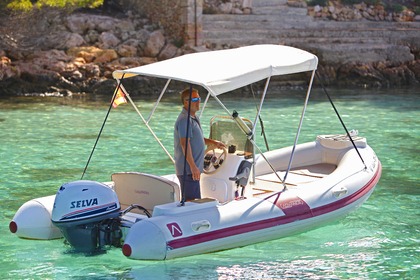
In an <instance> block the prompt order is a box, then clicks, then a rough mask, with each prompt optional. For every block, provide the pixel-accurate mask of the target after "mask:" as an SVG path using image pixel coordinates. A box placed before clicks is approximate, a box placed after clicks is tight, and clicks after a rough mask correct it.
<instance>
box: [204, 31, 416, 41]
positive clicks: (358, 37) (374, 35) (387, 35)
mask: <svg viewBox="0 0 420 280" xmlns="http://www.w3.org/2000/svg"><path fill="white" fill-rule="evenodd" d="M202 34H203V38H204V39H205V40H207V41H212V40H232V39H235V38H239V39H240V40H243V41H246V40H247V39H249V38H253V39H254V38H261V39H264V38H276V39H279V38H301V39H302V40H326V41H334V42H340V41H342V42H348V41H352V42H359V43H364V42H370V41H372V40H375V42H376V41H378V40H379V41H382V42H391V41H392V40H394V39H395V38H398V37H399V36H401V35H404V36H406V37H410V35H411V37H416V36H418V34H419V32H418V31H417V30H387V29H376V30H358V29H344V30H341V29H339V30H337V29H330V30H327V29H308V28H305V29H276V28H272V29H268V28H265V29H257V28H250V29H247V30H244V29H243V28H232V27H230V28H223V27H220V28H219V29H212V30H208V29H203V33H202ZM244 34H246V36H244Z"/></svg>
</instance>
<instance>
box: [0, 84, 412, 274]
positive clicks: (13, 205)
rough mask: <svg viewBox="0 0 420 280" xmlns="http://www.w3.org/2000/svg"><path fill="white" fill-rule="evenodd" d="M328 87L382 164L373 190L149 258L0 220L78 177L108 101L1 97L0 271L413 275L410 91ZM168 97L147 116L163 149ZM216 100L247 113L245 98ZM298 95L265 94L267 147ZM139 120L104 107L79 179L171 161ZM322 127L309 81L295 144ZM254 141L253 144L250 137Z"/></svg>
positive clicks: (289, 138) (126, 110) (327, 115)
mask: <svg viewBox="0 0 420 280" xmlns="http://www.w3.org/2000/svg"><path fill="white" fill-rule="evenodd" d="M330 94H331V95H332V96H333V99H334V100H335V104H336V106H337V108H338V110H339V112H340V113H341V116H342V118H343V120H344V122H345V123H346V125H347V127H348V128H349V129H357V130H359V134H360V135H363V136H366V137H367V139H368V143H369V144H370V146H371V147H372V148H373V149H374V150H375V151H376V153H377V155H378V157H379V159H380V160H381V162H382V165H383V174H382V178H381V180H380V181H379V184H378V186H377V188H376V189H375V191H374V193H373V194H372V196H371V197H370V199H369V200H368V201H367V202H366V203H365V204H364V205H363V206H362V207H361V208H360V209H358V210H357V211H356V212H353V213H352V214H350V215H349V216H347V217H346V218H345V219H343V220H341V221H338V222H336V223H333V224H330V225H328V226H325V227H322V228H319V229H317V230H313V231H310V232H306V233H303V234H299V235H295V236H292V237H288V238H283V239H279V240H275V241H271V242H265V243H260V244H255V245H251V246H247V247H243V248H238V249H233V250H227V251H222V252H216V253H211V254H205V255H199V256H193V257H187V258H180V259H175V260H169V261H159V262H156V261H137V260H130V259H127V258H125V257H124V256H123V255H122V253H121V250H120V249H118V248H113V249H111V250H109V251H108V252H107V253H106V254H101V255H96V256H85V255H82V254H74V253H72V252H71V251H70V250H69V247H68V246H67V245H65V244H64V243H63V240H61V239H59V240H52V241H35V240H23V239H19V238H17V237H16V236H14V235H13V234H11V233H10V232H9V230H8V224H9V222H10V220H11V219H12V217H13V215H14V213H15V212H16V210H17V209H18V208H19V207H20V205H22V204H23V203H24V202H26V201H27V200H30V199H32V198H35V197H41V196H46V195H50V194H54V193H55V192H56V191H57V189H58V187H59V186H60V185H61V184H63V183H64V182H68V181H72V180H78V179H80V177H81V175H82V172H83V169H84V167H85V164H86V161H87V159H88V156H89V154H90V152H91V149H92V147H93V144H94V143H95V139H96V136H97V134H98V132H99V129H100V127H101V125H102V122H103V120H104V117H105V114H106V111H107V109H108V103H107V102H108V101H109V100H91V99H89V98H86V97H85V98H81V97H76V98H28V97H15V98H9V99H3V100H1V101H0V131H1V133H0V141H1V146H0V166H1V176H0V196H1V198H2V211H0V219H1V226H0V236H1V239H0V251H1V254H2V258H1V260H0V279H261V278H263V279H349V278H352V279H415V278H417V279H419V278H420V246H419V244H420V243H419V241H420V233H419V231H420V222H419V221H420V210H419V209H420V208H419V202H420V201H419V200H420V199H419V198H420V184H419V179H420V178H419V171H418V168H419V163H420V148H419V144H420V94H419V92H418V90H398V91H391V90H389V91H382V90H381V91H380V90H369V91H368V90H365V91H360V90H359V91H358V92H357V94H354V93H353V92H352V91H350V90H330ZM338 96H339V97H338ZM137 99H138V98H137ZM177 101H178V100H177V99H175V98H169V99H165V100H164V101H163V104H162V105H163V106H161V107H160V110H159V111H158V112H157V115H156V118H155V119H152V121H151V125H152V126H153V125H156V126H158V128H157V130H156V134H157V135H158V137H159V138H160V139H161V140H162V142H163V143H164V144H165V145H167V146H168V147H169V149H170V152H172V149H171V147H172V126H173V121H174V119H175V117H176V115H177V114H178V112H179V106H178V103H177ZM224 101H226V102H227V107H228V108H230V109H236V110H237V111H239V113H240V115H241V116H243V117H244V116H245V117H249V118H251V119H252V120H254V115H253V114H254V111H255V102H254V101H253V99H252V98H251V97H247V98H240V97H238V96H236V97H235V98H228V99H226V100H224ZM302 102H303V94H302V93H295V92H290V93H277V94H276V95H275V96H274V95H272V96H269V99H268V101H267V104H266V105H267V106H265V107H264V111H263V115H262V118H263V120H264V124H265V128H266V133H267V137H268V140H269V141H270V143H271V145H270V148H275V147H280V146H283V145H290V144H292V143H293V140H294V133H295V131H296V128H297V124H298V121H299V115H300V112H301V105H302ZM151 107H152V103H151V102H150V101H148V100H142V105H140V107H139V108H140V110H141V111H142V112H143V111H145V110H146V109H150V108H151ZM218 111H219V107H218V106H217V105H216V104H214V103H211V104H209V107H208V108H207V109H206V111H205V113H204V115H203V116H202V122H203V126H204V130H205V132H207V133H208V121H209V118H210V117H211V116H213V115H214V114H216V112H218ZM145 115H146V116H148V114H147V113H146V114H145ZM290 119H292V121H290ZM140 123H141V120H140V119H139V117H138V116H137V114H136V113H135V111H134V110H133V109H132V108H131V107H130V106H129V105H120V106H119V107H118V108H116V109H113V110H112V112H111V114H110V116H109V120H108V122H107V125H106V126H105V128H104V131H103V135H102V137H101V139H100V141H99V143H98V146H97V149H96V150H95V153H94V156H93V158H92V160H91V163H90V165H89V168H88V170H87V173H86V175H85V176H84V179H89V180H98V181H108V180H110V175H111V173H113V172H117V171H142V172H153V173H158V174H166V173H173V167H172V166H171V164H170V160H169V159H168V157H167V156H166V155H165V153H164V152H162V150H161V149H160V147H159V146H158V144H156V143H155V142H154V141H153V139H152V138H151V137H149V134H148V132H147V130H146V129H145V128H144V126H141V125H140ZM332 133H342V128H341V125H340V123H339V121H338V119H337V117H336V116H335V115H334V112H333V111H332V109H331V107H330V105H329V103H328V102H327V99H326V98H325V97H324V95H323V94H322V93H321V92H318V91H315V92H314V93H313V95H312V96H311V99H310V102H309V107H308V111H307V114H306V117H305V122H304V126H303V130H302V133H301V138H300V142H303V141H312V140H313V139H314V138H315V135H317V134H332ZM257 141H258V142H259V143H261V147H264V144H263V142H262V140H261V139H257Z"/></svg>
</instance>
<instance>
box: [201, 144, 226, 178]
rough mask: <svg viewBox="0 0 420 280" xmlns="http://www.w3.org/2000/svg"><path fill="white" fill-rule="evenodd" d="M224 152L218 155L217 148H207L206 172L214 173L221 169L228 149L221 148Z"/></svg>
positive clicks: (205, 157) (205, 158)
mask: <svg viewBox="0 0 420 280" xmlns="http://www.w3.org/2000/svg"><path fill="white" fill-rule="evenodd" d="M219 150H222V152H221V153H220V154H219V155H217V154H216V149H215V148H210V147H209V148H207V149H206V151H205V156H204V170H203V172H204V174H213V173H215V172H216V171H217V170H219V168H220V166H221V165H222V164H223V163H224V162H225V160H226V156H227V153H228V151H227V149H226V148H223V149H219Z"/></svg>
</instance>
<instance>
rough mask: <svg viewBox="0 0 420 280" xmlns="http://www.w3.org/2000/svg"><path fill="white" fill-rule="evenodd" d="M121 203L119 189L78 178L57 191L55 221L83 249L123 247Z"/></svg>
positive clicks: (53, 220)
mask: <svg viewBox="0 0 420 280" xmlns="http://www.w3.org/2000/svg"><path fill="white" fill-rule="evenodd" d="M120 209H121V207H120V203H119V201H118V197H117V194H116V193H115V191H114V190H113V189H112V188H110V187H108V186H107V185H105V184H102V183H99V182H94V181H84V180H81V181H74V182H70V183H67V184H64V185H62V186H61V187H60V189H59V190H58V192H57V195H56V197H55V201H54V208H53V210H52V219H51V220H52V223H53V224H54V225H55V226H56V227H58V228H59V229H60V230H61V232H62V233H63V235H64V237H65V238H66V240H67V241H68V242H69V243H70V245H71V246H72V247H74V248H75V249H76V251H79V252H86V253H93V252H95V251H97V250H98V249H101V248H102V246H104V245H114V246H121V244H120V243H121V237H122V234H121V229H120V218H119V217H120Z"/></svg>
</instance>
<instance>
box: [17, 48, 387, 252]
mask: <svg viewBox="0 0 420 280" xmlns="http://www.w3.org/2000/svg"><path fill="white" fill-rule="evenodd" d="M317 64H318V59H317V57H316V56H315V55H313V54H311V53H309V52H306V51H303V50H300V49H296V48H292V47H287V46H280V45H255V46H248V47H241V48H237V49H230V50H220V51H211V52H202V53H195V54H188V55H184V56H180V57H176V58H173V59H169V60H165V61H161V62H156V63H153V64H149V65H145V66H140V67H136V68H131V69H126V70H118V71H115V72H114V73H113V76H114V78H115V79H116V80H117V87H116V89H115V91H114V97H113V101H112V102H111V103H114V102H115V100H116V99H117V98H121V96H123V97H124V98H125V99H126V100H128V102H129V103H131V104H132V105H133V108H134V110H136V111H137V113H138V114H139V116H140V117H141V119H142V121H143V123H144V124H145V126H146V127H147V128H148V129H149V130H150V132H151V135H152V136H153V137H155V139H156V141H158V142H159V144H160V145H161V147H162V149H163V150H164V151H165V153H166V155H167V156H168V157H169V158H171V159H172V156H171V153H170V152H169V151H168V150H167V149H166V148H165V147H164V146H163V144H162V143H161V142H160V140H159V137H157V135H156V134H155V132H154V131H153V129H152V128H151V127H150V126H149V122H148V120H150V118H151V117H152V116H153V113H154V110H155V108H156V106H158V104H159V101H160V100H161V98H162V96H163V95H164V94H171V93H170V91H169V90H168V88H170V84H171V81H178V82H182V83H185V84H187V85H193V86H197V87H201V88H204V89H205V90H206V91H207V97H206V99H205V101H204V104H203V108H205V105H206V103H207V102H208V100H209V99H210V98H213V99H215V100H216V101H217V103H218V104H220V106H221V108H222V110H221V111H222V112H224V114H221V115H219V116H215V117H214V118H212V119H211V120H210V138H212V139H216V140H219V141H222V142H224V143H225V145H226V147H227V148H226V149H208V150H207V151H206V155H205V158H204V166H205V168H204V173H203V174H202V176H201V179H200V185H201V196H202V198H201V199H196V200H192V201H185V199H184V198H183V190H182V189H181V187H180V184H179V181H178V178H177V176H175V175H174V174H168V175H165V176H157V175H154V174H147V173H143V172H139V171H129V172H116V173H114V174H111V181H110V182H95V181H88V180H78V181H74V182H68V183H65V184H63V185H62V186H60V187H59V189H58V191H57V193H56V194H55V195H51V196H47V197H41V198H35V199H32V200H30V201H28V202H26V203H24V204H23V205H22V206H21V207H20V208H19V209H18V211H17V212H16V214H15V216H14V217H13V220H12V221H11V222H10V225H9V228H10V231H11V232H12V233H14V234H16V235H17V236H18V237H21V238H30V239H44V240H45V239H47V240H48V239H55V238H62V237H64V238H65V239H66V240H67V241H68V243H69V244H70V245H71V246H72V247H74V249H76V250H77V251H82V252H88V253H89V252H94V251H97V250H102V249H103V248H104V247H106V246H115V247H120V248H122V253H123V254H124V255H125V256H126V257H129V258H132V259H140V260H165V259H172V258H176V257H183V256H191V255H195V254H202V253H207V252H214V251H218V250H226V249H230V248H235V247H240V246H246V245H249V244H254V243H258V242H263V241H268V240H273V239H277V238H281V237H285V236H289V235H292V234H296V233H299V232H303V231H307V230H310V229H314V228H316V227H319V226H321V225H323V224H325V223H329V222H331V221H335V220H338V219H340V218H342V217H343V216H345V215H347V214H348V213H349V212H351V211H353V210H355V209H357V208H358V207H360V206H361V205H362V204H363V203H364V202H365V201H366V200H367V199H368V198H369V196H370V195H371V193H372V192H373V190H374V188H375V186H376V184H377V182H378V181H379V179H380V177H381V163H380V161H379V159H378V158H377V156H376V155H375V152H374V151H373V150H372V149H371V148H370V147H369V145H368V144H367V140H366V138H364V137H362V136H359V135H358V132H357V131H356V130H351V131H348V130H347V128H346V127H345V125H344V123H343V128H344V129H343V131H344V132H343V133H341V134H330V135H314V138H313V139H314V140H313V141H312V142H307V143H301V144H298V142H299V141H298V140H299V135H300V131H301V127H302V123H303V119H304V114H305V111H306V107H307V103H308V99H309V96H310V92H311V87H312V82H313V79H314V77H315V71H316V68H317ZM180 69H182V71H180ZM301 72H308V73H310V74H311V75H310V80H309V83H308V88H307V93H306V98H305V100H304V102H303V103H304V105H303V110H302V115H301V117H300V122H299V126H298V129H297V134H296V137H295V141H294V143H293V144H292V145H291V146H289V147H284V148H279V149H274V150H269V151H262V149H261V148H260V147H259V145H258V143H256V141H255V137H254V136H255V131H256V127H257V126H258V125H259V122H258V119H259V116H260V114H261V111H262V108H263V107H264V100H265V97H266V94H267V90H268V84H269V82H270V78H271V77H273V76H277V75H286V74H293V73H301ZM135 76H144V77H152V78H158V79H165V80H166V84H165V85H164V88H163V89H162V91H161V93H160V95H159V96H158V98H157V101H156V105H155V107H154V108H153V109H152V111H151V113H150V114H149V118H144V117H143V115H142V114H141V112H140V111H139V109H138V107H137V106H136V105H135V103H134V102H133V100H132V99H131V97H130V95H129V92H127V90H126V88H125V87H124V82H125V81H126V80H128V79H131V78H132V77H135ZM259 81H265V86H264V90H263V93H262V94H261V98H260V101H259V106H258V107H257V112H256V116H255V120H254V121H251V120H249V119H246V118H242V117H241V116H240V115H239V113H238V112H237V111H236V110H238V109H237V108H236V110H232V109H229V108H227V107H226V106H225V104H223V103H222V101H221V100H220V99H219V96H220V95H222V94H229V93H230V92H232V91H233V90H235V89H239V88H242V87H245V86H248V85H250V84H253V83H256V82H259ZM333 106H334V105H333ZM111 107H112V106H110V110H111ZM203 110H204V109H203ZM340 120H341V118H340ZM168 129H170V130H172V129H173V128H172V127H170V128H168Z"/></svg>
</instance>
